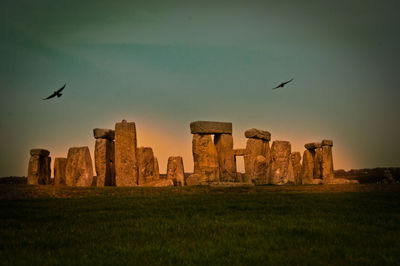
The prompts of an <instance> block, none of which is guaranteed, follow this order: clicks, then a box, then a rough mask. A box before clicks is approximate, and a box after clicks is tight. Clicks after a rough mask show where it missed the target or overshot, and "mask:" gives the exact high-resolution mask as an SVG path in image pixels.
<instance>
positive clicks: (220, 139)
mask: <svg viewBox="0 0 400 266" xmlns="http://www.w3.org/2000/svg"><path fill="white" fill-rule="evenodd" d="M214 143H215V147H216V149H217V153H218V163H219V170H220V172H219V173H220V180H221V181H222V182H234V181H236V179H237V175H236V161H235V156H234V155H233V138H232V135H230V134H216V135H215V136H214Z"/></svg>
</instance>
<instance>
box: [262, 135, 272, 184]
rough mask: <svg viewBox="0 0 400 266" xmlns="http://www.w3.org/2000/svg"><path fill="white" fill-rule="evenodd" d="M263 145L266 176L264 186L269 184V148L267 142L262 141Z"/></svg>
mask: <svg viewBox="0 0 400 266" xmlns="http://www.w3.org/2000/svg"><path fill="white" fill-rule="evenodd" d="M263 143H264V157H265V163H266V169H265V175H266V180H267V181H266V182H267V183H266V184H269V183H270V180H271V149H270V147H269V141H263Z"/></svg>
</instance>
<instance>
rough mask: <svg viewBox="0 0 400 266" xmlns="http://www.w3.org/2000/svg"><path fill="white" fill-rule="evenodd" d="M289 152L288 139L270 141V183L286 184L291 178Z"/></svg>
mask: <svg viewBox="0 0 400 266" xmlns="http://www.w3.org/2000/svg"><path fill="white" fill-rule="evenodd" d="M290 154H291V145H290V142H289V141H280V140H276V141H274V142H273V143H272V147H271V184H277V185H280V184H286V183H288V182H289V180H290V179H291V178H292V171H289V170H290V168H289V165H291V163H289V162H290ZM293 179H294V178H293Z"/></svg>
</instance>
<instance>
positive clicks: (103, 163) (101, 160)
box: [94, 139, 115, 187]
mask: <svg viewBox="0 0 400 266" xmlns="http://www.w3.org/2000/svg"><path fill="white" fill-rule="evenodd" d="M113 146H114V142H113V141H110V140H108V139H96V144H95V148H94V164H95V167H96V174H97V181H96V183H97V186H98V187H104V186H113V185H115V184H114V176H113V174H114V173H115V171H114V169H112V168H113V167H114V164H113V161H114V153H113V151H114V148H113Z"/></svg>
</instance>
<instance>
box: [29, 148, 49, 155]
mask: <svg viewBox="0 0 400 266" xmlns="http://www.w3.org/2000/svg"><path fill="white" fill-rule="evenodd" d="M30 153H31V156H34V155H39V156H44V157H46V156H49V154H50V152H49V151H48V150H45V149H32V150H31V152H30Z"/></svg>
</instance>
